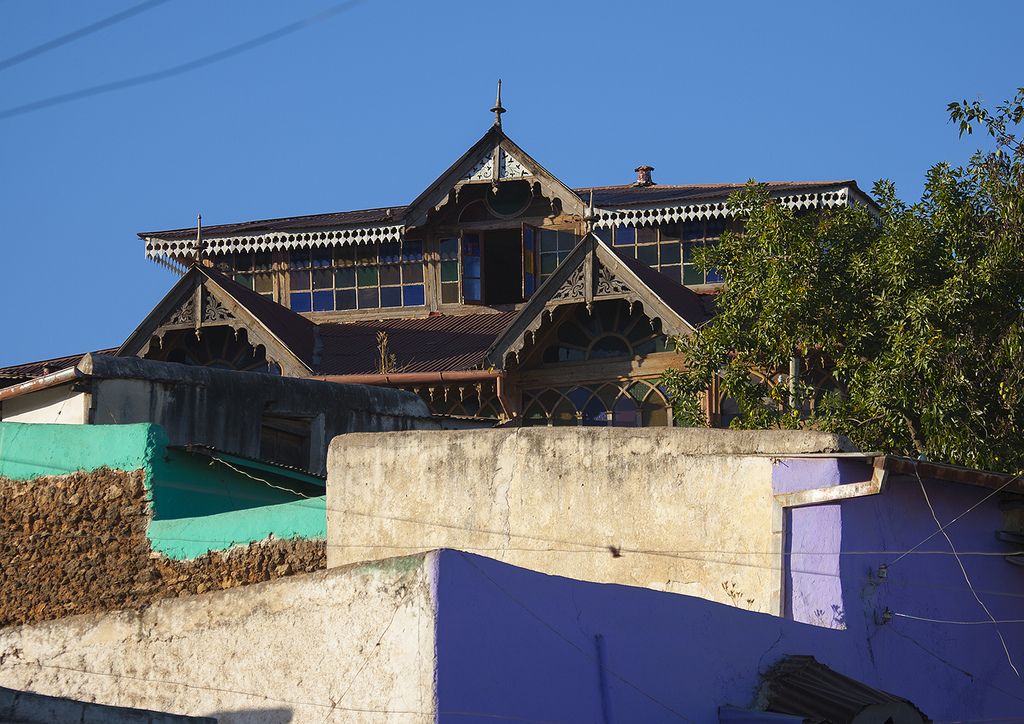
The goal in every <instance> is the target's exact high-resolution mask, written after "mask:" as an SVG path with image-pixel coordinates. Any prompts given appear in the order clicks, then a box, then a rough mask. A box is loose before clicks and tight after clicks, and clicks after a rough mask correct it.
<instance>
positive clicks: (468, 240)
mask: <svg viewBox="0 0 1024 724" xmlns="http://www.w3.org/2000/svg"><path fill="white" fill-rule="evenodd" d="M462 256H464V257H465V256H480V237H479V236H477V235H476V234H463V235H462Z"/></svg>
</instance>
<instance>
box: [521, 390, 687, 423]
mask: <svg viewBox="0 0 1024 724" xmlns="http://www.w3.org/2000/svg"><path fill="white" fill-rule="evenodd" d="M523 403H524V404H523V418H522V420H523V424H524V425H551V426H555V427H559V426H565V425H581V426H585V427H667V426H670V425H671V424H672V408H671V406H670V405H669V403H668V397H667V395H666V394H665V391H664V390H663V389H662V388H661V387H660V386H659V385H658V384H657V381H656V380H638V381H632V382H631V381H624V382H621V383H606V384H597V385H577V386H575V387H569V388H556V387H549V388H546V389H542V390H535V391H527V392H525V393H524V394H523Z"/></svg>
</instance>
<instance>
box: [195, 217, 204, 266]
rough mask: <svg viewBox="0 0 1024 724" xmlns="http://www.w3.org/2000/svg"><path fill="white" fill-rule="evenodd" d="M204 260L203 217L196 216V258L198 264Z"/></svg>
mask: <svg viewBox="0 0 1024 724" xmlns="http://www.w3.org/2000/svg"><path fill="white" fill-rule="evenodd" d="M202 260H203V215H202V214H197V215H196V258H195V262H196V263H197V264H198V263H199V262H201V261H202Z"/></svg>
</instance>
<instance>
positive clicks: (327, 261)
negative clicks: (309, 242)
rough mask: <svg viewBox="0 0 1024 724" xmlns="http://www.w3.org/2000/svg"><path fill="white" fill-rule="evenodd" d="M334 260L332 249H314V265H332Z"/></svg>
mask: <svg viewBox="0 0 1024 724" xmlns="http://www.w3.org/2000/svg"><path fill="white" fill-rule="evenodd" d="M333 260H334V254H333V252H332V251H331V250H330V249H314V250H313V266H315V267H325V266H330V265H331V262H332V261H333Z"/></svg>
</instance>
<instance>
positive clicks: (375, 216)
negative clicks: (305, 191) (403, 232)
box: [139, 206, 406, 241]
mask: <svg viewBox="0 0 1024 724" xmlns="http://www.w3.org/2000/svg"><path fill="white" fill-rule="evenodd" d="M405 208H406V207H405V206H382V207H381V208H379V209H360V210H358V211H338V212H333V213H328V214H310V215H308V216H286V217H284V218H280V219H261V220H259V221H242V222H239V223H236V224H215V225H213V226H204V227H203V237H204V238H217V237H221V236H239V235H252V234H265V233H268V232H272V231H300V230H301V231H306V230H309V231H312V230H314V229H333V228H338V227H344V226H358V225H360V224H378V223H380V224H383V223H388V222H389V221H396V222H397V220H398V219H399V218H401V216H402V215H403V214H404V213H405ZM150 236H151V237H155V238H157V239H166V240H169V241H175V240H179V239H195V238H196V227H194V226H193V227H191V228H187V229H168V230H166V231H140V232H139V237H140V238H143V239H145V238H146V237H150Z"/></svg>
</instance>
